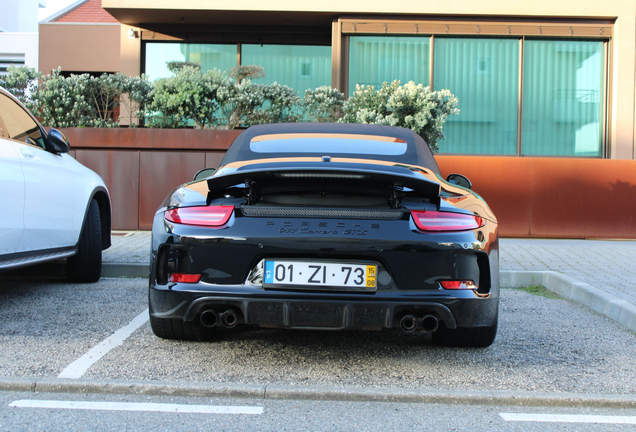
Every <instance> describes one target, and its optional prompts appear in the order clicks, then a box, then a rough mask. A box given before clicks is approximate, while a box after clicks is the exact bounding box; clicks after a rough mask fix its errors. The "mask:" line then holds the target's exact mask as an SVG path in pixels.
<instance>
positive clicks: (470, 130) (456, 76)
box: [433, 38, 519, 154]
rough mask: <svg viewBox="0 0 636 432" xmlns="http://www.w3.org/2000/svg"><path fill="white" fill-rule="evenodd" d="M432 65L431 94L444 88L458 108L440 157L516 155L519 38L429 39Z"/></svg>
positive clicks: (442, 145) (445, 131)
mask: <svg viewBox="0 0 636 432" xmlns="http://www.w3.org/2000/svg"><path fill="white" fill-rule="evenodd" d="M434 64H435V67H434V75H433V76H434V81H435V90H440V89H449V90H450V91H451V93H453V94H454V95H455V96H457V99H458V100H459V104H458V108H459V109H460V110H461V112H460V114H459V115H453V116H450V117H449V118H448V120H447V121H446V124H445V125H444V135H445V136H446V138H445V139H444V140H443V141H441V142H440V153H471V154H516V153H517V122H518V109H519V102H518V101H519V40H515V39H485V38H484V39H452V38H435V63H434Z"/></svg>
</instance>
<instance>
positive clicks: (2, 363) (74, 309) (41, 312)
mask: <svg viewBox="0 0 636 432" xmlns="http://www.w3.org/2000/svg"><path fill="white" fill-rule="evenodd" d="M146 296H147V281H145V280H143V279H108V278H104V279H102V280H101V281H100V282H99V283H97V284H91V285H72V284H68V283H67V282H66V281H63V280H59V281H58V280H53V281H52V280H50V279H49V280H46V279H38V278H33V279H25V278H23V277H22V278H19V277H9V278H5V279H3V281H2V282H0V345H1V346H2V350H0V375H2V376H5V377H7V376H42V377H56V376H57V375H58V374H59V373H60V372H61V371H62V370H63V369H64V368H65V367H66V366H68V364H70V363H71V362H73V361H74V360H76V359H77V358H79V357H81V356H82V355H84V354H85V353H86V352H87V351H88V350H89V349H90V348H92V347H93V346H95V345H96V344H98V343H99V342H101V341H102V340H104V339H105V338H107V337H108V336H109V335H111V334H112V333H113V332H115V331H116V330H118V329H119V328H121V327H123V326H125V325H126V324H128V323H129V322H130V321H131V320H132V319H133V318H134V317H135V316H137V315H138V314H139V313H141V312H142V311H143V310H144V309H145V308H146V307H147V305H146ZM634 358H636V336H635V335H634V334H633V333H632V332H629V331H628V330H626V329H625V328H623V327H621V326H620V325H618V324H616V323H614V322H612V321H610V320H608V319H607V318H605V317H603V316H599V315H596V314H595V313H593V312H590V311H589V310H588V309H586V308H583V307H581V306H579V305H578V304H576V303H572V302H570V301H567V300H561V299H549V298H544V297H540V296H536V295H531V294H528V293H526V292H524V291H518V290H511V289H504V290H502V301H501V308H500V328H499V334H498V336H497V340H496V341H495V343H494V344H493V345H492V346H491V347H489V348H486V349H455V348H441V347H437V346H435V345H433V344H432V342H431V340H430V338H429V337H428V336H426V335H422V334H402V333H400V332H398V331H383V332H327V331H324V332H323V331H285V330H274V329H252V328H244V329H240V330H235V331H233V332H224V333H223V334H221V337H220V339H219V341H217V342H214V343H193V342H177V341H166V340H162V339H159V338H157V337H155V336H154V335H153V334H152V332H151V330H150V327H149V325H148V324H147V323H146V324H144V325H143V326H142V327H141V328H140V329H139V330H137V331H136V332H135V333H133V334H132V336H131V337H130V338H129V339H127V340H126V341H125V342H124V344H123V345H122V346H120V347H117V348H115V349H113V350H112V351H110V352H109V353H108V354H107V355H106V356H105V357H104V358H102V359H101V360H100V361H99V362H97V363H96V364H95V365H93V366H92V367H91V368H90V369H89V370H88V371H87V372H86V374H85V375H84V376H83V378H101V379H134V380H168V381H170V380H176V381H201V382H218V383H221V382H222V383H248V384H250V383H252V384H268V383H275V384H289V385H329V386H361V387H403V388H431V389H439V388H444V389H465V390H529V391H544V392H574V393H623V394H631V393H633V392H634V389H636V370H634V367H633V359H634Z"/></svg>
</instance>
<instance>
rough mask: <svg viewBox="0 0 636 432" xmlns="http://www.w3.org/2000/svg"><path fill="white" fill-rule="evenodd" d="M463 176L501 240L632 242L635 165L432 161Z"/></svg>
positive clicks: (594, 161)
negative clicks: (484, 204) (493, 219)
mask: <svg viewBox="0 0 636 432" xmlns="http://www.w3.org/2000/svg"><path fill="white" fill-rule="evenodd" d="M436 159H437V162H438V164H439V166H440V170H441V172H442V175H443V176H444V177H446V176H447V175H448V174H450V173H459V174H464V175H466V176H467V177H468V178H469V179H470V180H471V182H472V183H473V190H474V191H475V192H477V193H478V194H480V195H481V196H482V197H483V198H484V199H485V200H486V202H487V203H488V205H489V206H490V208H491V209H492V210H493V212H494V213H495V215H496V216H497V219H498V220H499V224H500V231H499V233H500V235H501V236H504V237H558V238H636V161H635V160H610V159H571V158H532V157H524V158H516V157H497V156H493V157H488V156H450V155H440V156H437V158H436Z"/></svg>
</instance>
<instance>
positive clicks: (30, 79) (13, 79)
mask: <svg viewBox="0 0 636 432" xmlns="http://www.w3.org/2000/svg"><path fill="white" fill-rule="evenodd" d="M7 72H8V73H7V74H6V75H0V87H4V88H5V90H7V91H8V92H9V93H11V94H12V95H13V96H15V97H16V98H18V100H19V101H20V102H22V103H23V104H24V105H25V106H26V107H27V108H29V109H32V108H33V96H34V93H35V92H36V90H37V80H38V79H39V78H40V75H42V74H41V73H40V72H37V71H36V70H35V69H34V68H32V67H28V66H18V67H16V66H15V65H11V66H9V67H8V68H7Z"/></svg>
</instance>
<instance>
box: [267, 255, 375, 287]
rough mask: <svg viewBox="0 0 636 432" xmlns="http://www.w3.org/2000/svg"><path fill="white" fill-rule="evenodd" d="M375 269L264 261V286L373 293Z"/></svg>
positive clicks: (367, 266) (362, 266) (325, 263)
mask: <svg viewBox="0 0 636 432" xmlns="http://www.w3.org/2000/svg"><path fill="white" fill-rule="evenodd" d="M376 273H377V266H376V265H370V264H362V263H347V262H306V261H279V260H276V261H265V277H264V279H263V283H264V285H265V286H277V285H296V286H302V287H304V288H309V289H311V287H316V288H318V289H320V288H322V287H339V288H344V289H353V290H355V291H358V290H360V291H375V289H376Z"/></svg>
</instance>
